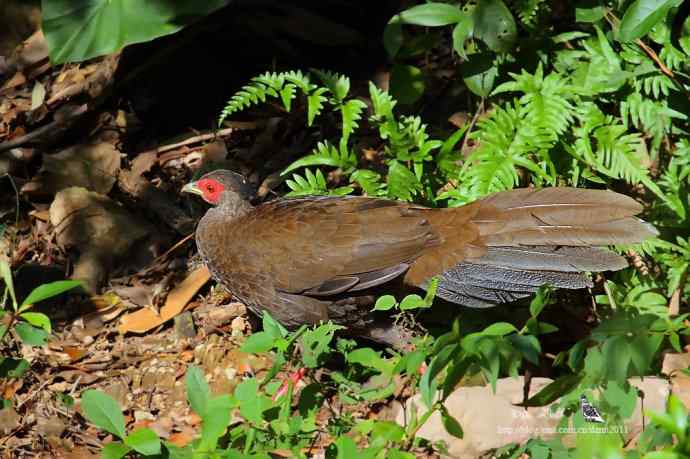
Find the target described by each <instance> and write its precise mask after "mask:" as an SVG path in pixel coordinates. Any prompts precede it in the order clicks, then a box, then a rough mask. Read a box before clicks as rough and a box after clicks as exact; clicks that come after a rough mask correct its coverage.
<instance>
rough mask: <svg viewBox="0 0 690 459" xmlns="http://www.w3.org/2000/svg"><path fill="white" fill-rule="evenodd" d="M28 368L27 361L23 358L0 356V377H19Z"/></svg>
mask: <svg viewBox="0 0 690 459" xmlns="http://www.w3.org/2000/svg"><path fill="white" fill-rule="evenodd" d="M28 369H29V362H28V361H26V360H25V359H13V358H11V357H0V379H4V378H21V377H22V375H23V374H24V373H26V370H28Z"/></svg>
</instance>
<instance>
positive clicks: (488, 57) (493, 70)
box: [460, 53, 498, 97]
mask: <svg viewBox="0 0 690 459" xmlns="http://www.w3.org/2000/svg"><path fill="white" fill-rule="evenodd" d="M460 75H461V76H462V79H463V81H464V82H465V84H466V85H467V87H468V88H469V90H470V91H472V92H473V93H474V94H476V95H478V96H479V97H488V95H489V94H491V90H492V89H493V88H494V80H495V79H496V77H497V76H498V68H497V67H496V65H495V64H494V55H493V54H491V53H475V54H470V55H469V56H468V59H467V61H466V62H463V63H462V64H461V65H460Z"/></svg>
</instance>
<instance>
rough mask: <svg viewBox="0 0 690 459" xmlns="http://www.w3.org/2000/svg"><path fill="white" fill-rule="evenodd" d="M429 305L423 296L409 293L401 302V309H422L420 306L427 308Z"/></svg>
mask: <svg viewBox="0 0 690 459" xmlns="http://www.w3.org/2000/svg"><path fill="white" fill-rule="evenodd" d="M428 306H429V305H427V304H426V302H425V301H424V298H422V297H421V296H419V295H417V294H416V293H415V294H412V295H407V296H406V297H405V298H403V300H402V301H401V302H400V310H401V311H409V310H410V309H420V308H426V307H428Z"/></svg>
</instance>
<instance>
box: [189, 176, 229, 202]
mask: <svg viewBox="0 0 690 459" xmlns="http://www.w3.org/2000/svg"><path fill="white" fill-rule="evenodd" d="M196 187H197V188H198V189H199V190H201V197H202V198H203V199H204V201H206V202H208V203H209V204H214V205H215V204H218V202H219V201H220V195H221V193H222V192H223V190H225V186H223V184H222V183H220V182H217V181H216V180H213V179H201V180H199V181H198V182H196Z"/></svg>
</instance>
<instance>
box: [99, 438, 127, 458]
mask: <svg viewBox="0 0 690 459" xmlns="http://www.w3.org/2000/svg"><path fill="white" fill-rule="evenodd" d="M130 451H132V448H130V447H129V446H127V445H125V444H124V443H121V442H119V441H114V442H111V443H108V444H107V445H105V446H104V447H103V449H102V450H101V457H102V458H103V459H120V458H121V457H124V456H125V455H127V454H128V453H129V452H130Z"/></svg>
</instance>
